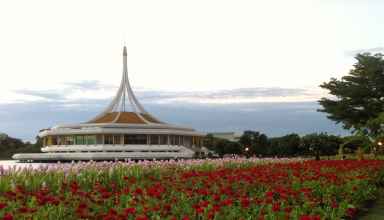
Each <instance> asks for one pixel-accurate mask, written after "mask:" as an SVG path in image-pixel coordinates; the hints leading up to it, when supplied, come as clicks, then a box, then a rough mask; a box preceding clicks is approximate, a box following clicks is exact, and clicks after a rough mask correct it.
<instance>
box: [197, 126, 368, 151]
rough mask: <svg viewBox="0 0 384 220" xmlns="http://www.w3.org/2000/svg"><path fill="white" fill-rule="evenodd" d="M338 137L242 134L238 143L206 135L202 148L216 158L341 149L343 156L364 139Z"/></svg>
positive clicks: (359, 144)
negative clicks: (229, 155)
mask: <svg viewBox="0 0 384 220" xmlns="http://www.w3.org/2000/svg"><path fill="white" fill-rule="evenodd" d="M351 137H354V136H347V137H340V136H336V135H330V134H327V133H313V134H307V135H304V136H300V135H298V134H296V133H292V134H287V135H284V136H281V137H268V136H267V135H266V134H263V133H260V132H257V131H245V132H244V133H243V134H242V136H241V137H240V138H239V139H238V141H229V140H226V139H221V138H216V137H214V136H213V135H212V134H208V135H207V136H206V138H205V141H204V146H205V147H207V148H208V149H209V150H211V151H213V152H215V153H217V154H218V155H219V156H221V157H222V156H224V155H227V154H236V155H246V156H259V157H276V156H277V157H296V156H315V157H317V158H320V156H332V155H337V154H338V153H339V150H340V147H341V146H343V151H344V152H346V153H352V152H355V151H356V149H357V148H358V147H360V146H362V145H364V144H365V139H364V138H354V139H353V140H352V141H351V139H352V138H351Z"/></svg>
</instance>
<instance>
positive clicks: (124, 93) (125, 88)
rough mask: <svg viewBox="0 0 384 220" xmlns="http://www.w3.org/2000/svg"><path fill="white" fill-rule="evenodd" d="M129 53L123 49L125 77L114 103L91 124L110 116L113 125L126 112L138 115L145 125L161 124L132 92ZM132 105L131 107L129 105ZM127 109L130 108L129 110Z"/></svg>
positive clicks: (125, 48)
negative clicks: (129, 74)
mask: <svg viewBox="0 0 384 220" xmlns="http://www.w3.org/2000/svg"><path fill="white" fill-rule="evenodd" d="M127 57H128V53H127V47H126V46H124V48H123V77H122V79H121V83H120V87H119V89H118V91H117V93H116V95H115V97H114V99H113V100H112V102H111V103H110V104H109V105H108V107H107V108H106V109H105V110H104V111H103V112H102V113H101V114H99V115H98V116H96V117H95V118H94V119H92V120H91V121H90V122H95V121H98V120H99V119H101V118H105V117H109V115H111V116H113V120H112V121H111V122H112V123H115V122H117V121H119V118H120V116H121V115H123V114H124V113H125V112H127V111H128V112H131V113H132V114H135V115H137V117H138V118H140V119H141V120H142V121H144V122H145V123H161V122H160V121H159V120H157V119H156V118H155V117H154V116H152V115H150V114H149V113H148V112H147V111H145V109H144V107H143V106H142V105H141V104H140V103H139V101H138V100H137V98H136V96H135V94H134V93H133V91H132V88H131V85H130V83H129V79H128V61H127ZM126 99H128V101H129V103H126ZM127 104H130V105H127ZM127 107H130V109H129V110H128V109H127Z"/></svg>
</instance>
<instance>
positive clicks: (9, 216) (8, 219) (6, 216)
mask: <svg viewBox="0 0 384 220" xmlns="http://www.w3.org/2000/svg"><path fill="white" fill-rule="evenodd" d="M3 220H13V216H12V214H10V213H5V214H4V217H3Z"/></svg>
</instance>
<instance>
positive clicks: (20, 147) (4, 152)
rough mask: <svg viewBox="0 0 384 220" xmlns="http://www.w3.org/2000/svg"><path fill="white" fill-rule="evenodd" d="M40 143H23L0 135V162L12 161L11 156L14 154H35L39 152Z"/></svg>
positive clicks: (5, 135) (2, 134) (3, 134)
mask: <svg viewBox="0 0 384 220" xmlns="http://www.w3.org/2000/svg"><path fill="white" fill-rule="evenodd" d="M40 147H41V146H40V142H39V141H38V142H37V143H36V144H31V143H29V142H26V143H24V142H23V141H22V140H20V139H17V138H13V137H10V136H8V135H7V134H5V133H0V160H9V159H12V155H13V154H16V153H37V152H41V151H40Z"/></svg>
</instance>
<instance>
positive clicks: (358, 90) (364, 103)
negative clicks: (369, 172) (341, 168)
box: [319, 53, 384, 136]
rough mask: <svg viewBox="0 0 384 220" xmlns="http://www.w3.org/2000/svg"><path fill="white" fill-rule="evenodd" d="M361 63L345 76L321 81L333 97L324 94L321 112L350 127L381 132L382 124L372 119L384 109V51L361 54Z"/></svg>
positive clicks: (374, 132)
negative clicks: (339, 78) (374, 123)
mask: <svg viewBox="0 0 384 220" xmlns="http://www.w3.org/2000/svg"><path fill="white" fill-rule="evenodd" d="M355 58H356V60H357V63H355V64H354V68H353V69H352V70H350V72H349V74H348V75H347V76H343V77H342V78H341V80H338V79H335V78H332V79H331V80H330V81H329V82H327V83H323V84H322V85H320V87H321V88H324V89H327V90H329V93H330V94H331V95H333V96H334V97H332V98H322V99H321V100H320V101H319V103H320V105H321V106H322V107H323V108H322V109H319V111H321V112H325V113H327V114H328V115H327V117H328V118H329V119H331V120H333V121H335V122H336V123H342V124H343V127H344V128H346V129H352V130H353V131H354V132H356V131H359V130H360V131H364V132H365V133H366V134H367V135H370V136H377V134H378V132H380V129H379V128H380V126H372V124H370V123H368V122H369V121H372V120H374V119H376V118H377V117H379V115H380V114H382V113H383V109H384V73H383V71H384V60H383V55H382V54H375V55H371V54H369V53H364V54H358V55H357V56H356V57H355Z"/></svg>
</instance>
